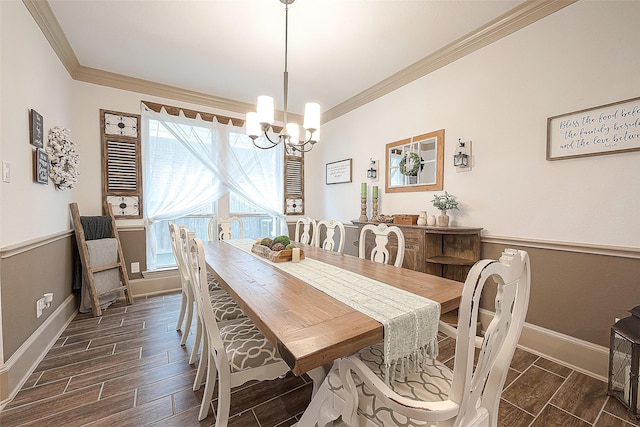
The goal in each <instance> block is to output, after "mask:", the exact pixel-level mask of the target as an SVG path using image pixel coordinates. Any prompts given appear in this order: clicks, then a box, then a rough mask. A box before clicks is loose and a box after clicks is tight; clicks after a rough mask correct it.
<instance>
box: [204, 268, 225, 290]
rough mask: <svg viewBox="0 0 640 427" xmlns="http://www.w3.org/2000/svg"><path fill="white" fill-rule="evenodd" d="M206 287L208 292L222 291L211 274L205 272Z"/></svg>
mask: <svg viewBox="0 0 640 427" xmlns="http://www.w3.org/2000/svg"><path fill="white" fill-rule="evenodd" d="M207 285H208V287H209V292H211V291H221V290H223V289H222V288H221V287H220V283H218V281H217V280H216V279H215V277H213V274H211V273H209V272H207Z"/></svg>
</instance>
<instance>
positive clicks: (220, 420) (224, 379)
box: [216, 374, 231, 427]
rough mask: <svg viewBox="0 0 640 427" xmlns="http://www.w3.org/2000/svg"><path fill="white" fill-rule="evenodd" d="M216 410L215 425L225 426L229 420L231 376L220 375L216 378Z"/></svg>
mask: <svg viewBox="0 0 640 427" xmlns="http://www.w3.org/2000/svg"><path fill="white" fill-rule="evenodd" d="M218 381H219V382H220V383H219V384H218V410H217V411H216V427H227V423H228V422H229V408H230V407H231V378H230V377H229V375H228V374H227V375H224V374H221V375H220V379H219V380H218Z"/></svg>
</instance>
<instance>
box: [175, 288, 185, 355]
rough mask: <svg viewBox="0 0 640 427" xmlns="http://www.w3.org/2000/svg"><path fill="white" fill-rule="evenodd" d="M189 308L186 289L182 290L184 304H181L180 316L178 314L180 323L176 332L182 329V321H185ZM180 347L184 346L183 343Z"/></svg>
mask: <svg viewBox="0 0 640 427" xmlns="http://www.w3.org/2000/svg"><path fill="white" fill-rule="evenodd" d="M186 308H187V294H185V292H184V289H183V290H182V302H181V303H180V314H178V323H177V324H176V331H179V330H181V329H182V321H183V320H184V313H185V311H186ZM180 345H184V344H183V343H182V342H181V343H180Z"/></svg>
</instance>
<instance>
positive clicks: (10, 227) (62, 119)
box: [0, 0, 83, 247]
mask: <svg viewBox="0 0 640 427" xmlns="http://www.w3.org/2000/svg"><path fill="white" fill-rule="evenodd" d="M0 54H1V58H0V63H1V64H0V76H2V78H1V79H0V112H1V114H0V120H1V122H0V157H1V159H2V161H5V162H9V164H10V169H11V182H10V183H5V182H1V181H0V219H1V221H0V246H2V247H4V246H7V245H11V244H15V243H21V242H24V241H28V240H31V239H35V238H39V237H43V236H46V235H49V234H53V233H56V232H60V231H64V230H68V229H69V228H70V219H69V216H70V215H69V208H68V206H69V202H70V201H72V200H73V197H74V193H75V192H76V190H65V191H60V190H56V189H55V186H54V185H53V183H52V182H51V181H49V184H48V185H42V184H37V183H35V182H34V181H33V151H34V147H33V146H32V145H31V144H30V143H29V111H30V109H34V110H36V111H37V112H38V113H40V114H41V115H42V117H43V119H44V129H45V134H44V144H45V146H46V145H47V135H48V132H49V129H50V128H52V127H54V126H63V127H66V128H69V127H70V126H71V119H72V116H73V114H72V111H71V103H70V99H71V83H72V80H71V77H69V74H68V73H67V71H66V69H65V68H64V67H63V66H62V64H61V63H60V60H59V59H58V57H57V56H56V54H55V53H54V52H53V50H52V49H51V46H50V45H49V42H48V41H47V40H46V39H45V37H44V35H43V34H42V31H41V30H40V28H39V27H38V25H37V24H36V23H35V21H34V20H33V18H32V17H31V15H30V14H29V12H28V11H27V9H26V8H25V6H24V4H23V3H22V2H21V1H15V0H12V1H0ZM75 136H76V135H75V134H74V132H73V129H72V128H71V138H72V140H75ZM82 160H83V159H81V162H82ZM81 179H82V177H81Z"/></svg>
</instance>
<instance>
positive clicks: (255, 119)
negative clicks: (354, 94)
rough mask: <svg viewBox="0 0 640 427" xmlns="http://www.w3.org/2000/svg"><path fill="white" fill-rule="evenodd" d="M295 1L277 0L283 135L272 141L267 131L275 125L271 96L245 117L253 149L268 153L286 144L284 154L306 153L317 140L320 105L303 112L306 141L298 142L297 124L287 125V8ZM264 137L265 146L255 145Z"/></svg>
mask: <svg viewBox="0 0 640 427" xmlns="http://www.w3.org/2000/svg"><path fill="white" fill-rule="evenodd" d="M294 1H295V0H280V2H281V3H284V5H285V9H284V10H285V21H284V22H285V26H284V28H285V30H284V123H285V126H284V127H283V128H282V132H281V133H280V135H278V139H277V140H275V141H273V140H272V139H271V138H270V137H269V135H268V133H267V131H268V130H269V129H271V126H272V125H273V122H274V113H273V98H272V97H270V96H259V97H258V105H257V111H256V112H250V113H247V117H246V119H247V121H246V132H247V135H248V136H249V137H250V138H251V139H252V140H253V145H255V146H256V147H258V148H261V149H265V150H266V149H269V148H273V147H276V146H278V145H279V144H280V143H281V142H282V143H284V144H285V149H286V150H287V153H290V152H291V151H300V152H304V153H306V152H307V151H311V150H312V149H313V145H314V144H315V143H316V142H318V140H319V139H320V105H319V104H317V103H315V102H309V103H307V104H306V105H305V108H304V123H303V127H304V129H305V131H306V133H305V138H304V139H302V140H301V139H300V127H299V126H298V124H297V123H289V122H288V121H287V97H288V95H289V73H288V71H287V44H288V43H287V41H288V32H289V31H288V29H289V5H290V4H293V2H294ZM261 134H264V136H265V139H266V145H261V144H258V143H257V142H256V139H257V138H258V137H259V136H260V135H261Z"/></svg>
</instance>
